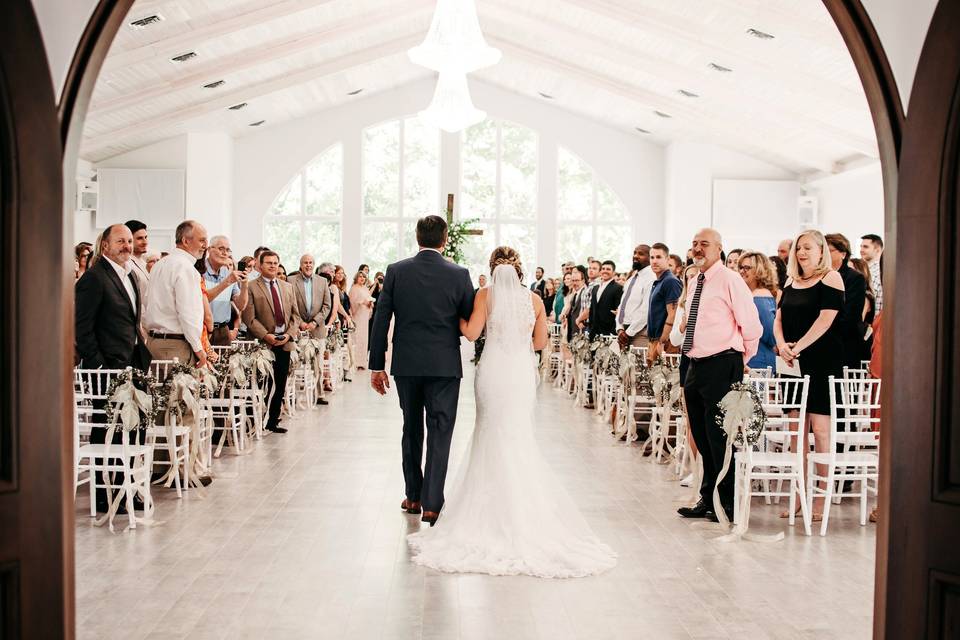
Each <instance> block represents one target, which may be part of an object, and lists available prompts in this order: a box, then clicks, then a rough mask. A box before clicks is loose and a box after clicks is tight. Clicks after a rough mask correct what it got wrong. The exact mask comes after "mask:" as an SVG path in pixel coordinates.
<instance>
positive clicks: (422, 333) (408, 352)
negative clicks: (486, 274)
mask: <svg viewBox="0 0 960 640" xmlns="http://www.w3.org/2000/svg"><path fill="white" fill-rule="evenodd" d="M473 296H474V291H473V284H472V283H471V282H470V272H469V271H467V270H466V269H464V268H463V267H460V266H457V265H455V264H453V263H452V262H448V261H447V260H446V259H445V258H444V257H443V256H441V255H440V254H439V253H437V252H435V251H428V250H423V251H421V252H420V253H418V254H417V255H415V256H414V257H412V258H407V259H406V260H401V261H399V262H395V263H394V264H392V265H390V266H389V267H387V272H386V274H385V275H384V278H383V290H382V291H381V292H380V297H378V298H377V305H376V309H375V311H374V316H373V330H372V332H371V334H370V363H369V365H370V370H371V371H383V370H384V368H385V361H386V352H387V333H388V331H389V329H390V318H391V317H393V318H394V323H393V355H392V358H391V363H390V373H391V374H392V375H393V376H395V377H398V376H430V377H442V378H462V377H463V368H462V366H461V361H460V319H461V318H463V319H464V320H467V319H469V318H470V314H471V313H472V312H473Z"/></svg>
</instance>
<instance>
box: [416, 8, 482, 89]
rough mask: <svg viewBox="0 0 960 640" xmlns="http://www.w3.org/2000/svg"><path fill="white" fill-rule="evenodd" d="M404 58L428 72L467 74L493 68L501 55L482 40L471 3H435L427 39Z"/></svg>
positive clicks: (475, 13) (478, 23)
mask: <svg viewBox="0 0 960 640" xmlns="http://www.w3.org/2000/svg"><path fill="white" fill-rule="evenodd" d="M407 55H408V56H410V60H411V62H413V63H414V64H418V65H420V66H421V67H426V68H427V69H433V70H434V71H440V72H454V71H457V72H460V73H470V72H471V71H476V70H477V69H482V68H484V67H489V66H491V65H494V64H496V63H497V62H499V61H500V55H501V54H500V50H499V49H495V48H493V47H491V46H489V45H488V44H487V41H486V40H484V38H483V33H482V32H481V31H480V21H479V20H478V19H477V6H476V4H475V3H474V0H437V8H436V10H435V11H434V13H433V20H432V21H431V22H430V31H429V32H428V33H427V37H426V39H424V41H423V42H422V43H421V44H420V45H419V46H417V47H414V48H412V49H410V50H409V51H408V52H407Z"/></svg>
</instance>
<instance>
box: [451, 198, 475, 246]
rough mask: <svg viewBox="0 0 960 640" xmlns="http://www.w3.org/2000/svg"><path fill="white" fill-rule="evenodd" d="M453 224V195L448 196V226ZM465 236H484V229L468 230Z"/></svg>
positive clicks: (464, 233)
mask: <svg viewBox="0 0 960 640" xmlns="http://www.w3.org/2000/svg"><path fill="white" fill-rule="evenodd" d="M452 224H453V194H452V193H448V194H447V226H450V225H452ZM463 235H465V236H482V235H483V230H482V229H467V230H466V231H464V232H463Z"/></svg>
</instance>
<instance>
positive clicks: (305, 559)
mask: <svg viewBox="0 0 960 640" xmlns="http://www.w3.org/2000/svg"><path fill="white" fill-rule="evenodd" d="M467 366H468V367H470V365H467ZM469 373H470V374H472V371H471V372H469ZM473 415H474V400H473V388H472V379H469V378H468V379H467V380H465V381H464V385H463V386H462V389H461V404H460V416H459V418H460V419H459V422H458V425H459V426H458V429H457V432H456V436H455V438H454V447H453V453H452V454H451V467H455V466H456V464H457V462H458V460H459V458H460V453H461V452H462V450H463V447H464V445H465V443H466V441H467V439H468V438H469V436H470V433H471V431H472V428H473ZM399 417H400V414H399V409H398V407H397V401H396V397H395V395H393V396H392V397H388V398H385V399H384V398H379V397H378V396H376V394H375V393H373V391H372V390H371V389H370V388H369V384H368V375H364V374H360V373H358V374H355V376H354V382H352V383H348V384H347V386H346V388H345V389H344V390H343V391H342V392H340V393H338V394H337V395H336V396H334V397H333V398H332V401H331V404H330V406H329V407H323V408H321V409H319V410H315V411H312V412H309V413H307V412H303V411H301V412H300V413H299V414H298V416H297V418H296V419H295V420H289V421H288V423H289V424H287V426H289V427H290V433H288V434H286V435H284V436H277V435H270V436H269V437H268V438H266V439H264V440H263V441H262V442H261V443H259V444H258V446H256V447H255V448H254V450H253V451H252V452H251V453H250V454H249V455H245V456H240V457H237V456H230V455H226V454H225V455H224V457H223V458H221V459H220V460H219V461H218V462H217V480H216V482H215V483H214V484H213V485H212V486H211V487H210V488H209V489H208V490H207V492H206V496H204V497H201V496H199V495H196V494H193V495H189V496H188V497H186V498H185V499H184V500H183V501H179V500H177V499H176V496H175V494H174V493H173V492H172V491H165V490H158V491H157V492H156V493H155V496H156V497H157V498H158V509H157V517H158V519H159V520H162V521H163V524H162V525H159V526H153V527H150V528H146V527H145V528H140V529H137V530H136V531H135V532H132V533H125V534H120V533H118V534H110V532H109V531H107V530H105V529H101V528H97V527H94V526H92V524H91V523H90V519H89V518H88V517H87V515H86V514H85V513H84V511H85V509H86V508H87V502H86V493H85V492H84V491H81V495H80V497H79V498H78V501H77V512H76V513H77V517H76V523H77V538H76V557H77V627H78V634H77V635H78V637H79V638H81V639H87V638H90V639H94V638H96V639H108V638H124V639H131V640H133V639H135V638H151V639H153V638H157V639H159V638H190V639H191V640H201V639H203V638H230V639H233V638H261V639H266V638H269V639H271V640H273V639H278V638H344V639H349V640H360V639H366V638H391V639H393V638H396V639H402V640H407V639H417V638H424V639H426V638H437V639H443V640H451V639H456V638H496V639H498V640H500V639H502V640H515V639H517V640H519V639H523V638H544V639H549V640H562V639H564V638H583V639H589V640H599V639H601V638H618V639H619V638H656V639H666V638H750V639H751V640H758V639H760V638H817V639H827V638H844V639H845V640H846V639H852V638H868V637H869V636H870V624H871V615H872V606H873V563H874V544H875V539H874V535H875V528H874V527H873V526H867V527H862V528H861V527H859V526H858V525H857V523H856V517H857V514H856V508H855V506H854V504H852V503H851V504H850V505H849V506H848V505H843V506H841V507H840V508H838V509H837V510H836V511H835V512H834V514H833V515H831V522H830V525H831V530H830V534H829V535H828V537H826V538H820V537H819V536H815V537H811V538H806V537H805V536H803V535H802V527H800V526H798V527H796V530H795V531H788V532H787V538H786V540H784V541H782V542H778V543H750V542H742V543H733V544H727V543H717V542H712V541H710V538H711V537H713V536H715V535H716V534H715V533H713V532H708V531H705V530H703V529H700V528H698V527H694V526H691V523H690V522H688V521H684V520H681V519H680V518H678V517H677V516H676V515H675V510H676V507H677V505H678V504H679V502H678V499H679V498H680V497H681V496H682V495H685V494H686V493H687V491H688V490H686V489H681V488H680V487H679V484H678V483H677V482H676V481H675V480H674V479H673V478H672V476H670V474H669V473H668V472H667V470H666V469H665V468H664V467H659V466H656V465H654V464H651V463H650V462H649V461H648V460H646V459H641V457H640V455H639V449H638V448H637V447H636V446H625V445H623V444H622V443H616V442H614V441H613V440H612V439H611V438H610V436H609V435H608V434H607V433H606V431H605V430H604V428H603V426H602V425H601V424H600V423H599V422H597V421H595V420H594V418H593V417H592V414H591V413H590V412H588V411H585V410H582V409H576V408H574V407H572V405H571V403H570V401H568V400H567V398H566V396H565V395H563V394H562V393H561V392H559V391H556V390H554V389H552V388H551V387H549V386H543V387H541V388H540V390H539V411H538V420H539V424H538V436H539V441H540V443H541V445H542V447H543V449H544V452H545V454H546V456H547V458H548V459H549V461H550V462H551V463H552V464H553V465H554V468H555V469H556V470H557V471H558V475H559V476H560V477H561V478H562V479H563V482H564V484H565V486H566V488H567V489H568V491H569V492H570V493H571V495H572V496H573V498H574V499H575V501H576V502H577V504H578V505H579V506H580V508H581V509H582V510H583V512H584V513H585V515H586V516H587V517H588V518H589V520H590V522H591V523H592V524H593V526H594V528H595V530H596V532H597V533H598V535H599V536H600V537H601V538H603V539H604V540H605V541H606V542H608V543H609V544H610V545H611V546H613V547H614V548H615V549H616V550H617V551H618V552H619V554H620V564H619V566H617V567H616V568H615V569H614V570H613V571H611V572H609V573H607V574H605V575H602V576H599V577H595V578H586V579H577V580H567V581H550V580H538V579H533V578H527V577H506V578H503V577H501V578H493V577H489V576H478V575H445V574H440V573H437V572H434V571H430V570H425V569H423V568H421V567H418V566H416V565H413V564H411V563H410V562H409V560H408V552H407V547H406V544H405V540H404V536H405V534H407V533H409V532H411V531H414V530H416V529H417V528H418V527H419V526H420V522H419V520H417V519H414V517H413V516H407V515H405V514H403V513H402V512H401V511H400V510H399V502H400V500H401V499H402V498H403V495H402V490H403V484H402V477H401V472H400V446H399V443H400V422H399ZM754 504H755V505H756V507H755V509H754V519H753V521H752V522H753V523H754V526H755V529H756V530H758V531H768V532H773V531H778V530H782V529H784V528H786V525H785V521H782V520H779V519H778V518H777V517H776V516H777V513H779V510H780V509H779V508H773V507H764V506H762V505H760V504H759V503H757V502H755V503H754Z"/></svg>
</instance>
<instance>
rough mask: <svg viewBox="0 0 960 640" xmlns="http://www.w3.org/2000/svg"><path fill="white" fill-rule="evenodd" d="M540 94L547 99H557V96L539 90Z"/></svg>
mask: <svg viewBox="0 0 960 640" xmlns="http://www.w3.org/2000/svg"><path fill="white" fill-rule="evenodd" d="M537 93H539V94H540V97H541V98H546V99H547V100H556V99H557V98H556V96H552V95H550V94H549V93H544V92H543V91H537Z"/></svg>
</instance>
